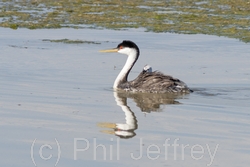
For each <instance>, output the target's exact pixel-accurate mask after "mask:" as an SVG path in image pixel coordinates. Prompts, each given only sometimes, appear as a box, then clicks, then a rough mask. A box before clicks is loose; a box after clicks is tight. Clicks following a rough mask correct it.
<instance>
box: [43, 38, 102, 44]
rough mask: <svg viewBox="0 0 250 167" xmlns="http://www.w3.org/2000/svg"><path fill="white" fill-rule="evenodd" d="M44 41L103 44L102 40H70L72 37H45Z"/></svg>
mask: <svg viewBox="0 0 250 167" xmlns="http://www.w3.org/2000/svg"><path fill="white" fill-rule="evenodd" d="M43 41H49V42H61V43H67V44H101V42H95V41H82V40H70V39H43Z"/></svg>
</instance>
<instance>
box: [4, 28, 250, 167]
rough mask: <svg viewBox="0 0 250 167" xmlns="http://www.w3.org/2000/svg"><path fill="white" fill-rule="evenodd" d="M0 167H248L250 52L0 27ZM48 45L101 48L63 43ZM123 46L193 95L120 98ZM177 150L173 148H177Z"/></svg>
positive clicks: (175, 39)
mask: <svg viewBox="0 0 250 167" xmlns="http://www.w3.org/2000/svg"><path fill="white" fill-rule="evenodd" d="M0 31H1V38H0V49H1V55H0V85H1V88H0V90H1V93H0V114H1V118H0V119H1V121H0V124H1V126H0V131H1V134H2V135H1V138H0V146H1V150H0V152H1V163H0V164H1V166H6V167H8V166H35V165H37V166H54V165H56V166H65V167H66V166H83V165H88V166H90V165H91V166H152V165H157V166H190V167H194V166H221V167H224V166H228V167H230V166H232V167H235V166H247V165H248V164H249V163H250V159H249V157H250V144H249V143H250V129H249V126H250V123H249V119H250V112H249V108H250V73H249V71H250V66H249V63H250V61H249V60H250V57H249V53H250V49H249V45H248V44H245V43H242V42H238V41H237V40H234V39H228V38H222V37H216V36H207V35H178V34H168V33H145V32H143V30H140V29H131V30H127V31H111V30H93V29H79V30H76V29H60V30H59V29H58V30H27V29H18V30H10V29H5V28H0ZM43 39H51V40H57V39H70V40H83V41H84V40H86V41H95V42H98V43H101V44H65V43H53V42H49V41H43ZM124 39H130V40H133V41H134V42H136V43H137V44H138V46H139V47H140V49H141V56H140V58H139V60H138V62H137V64H136V65H135V67H134V68H133V70H132V72H131V74H130V76H129V79H133V78H135V77H136V76H137V75H138V74H139V72H140V71H141V70H142V68H143V66H144V65H145V64H150V65H151V66H152V67H153V70H160V71H162V72H164V73H166V74H171V75H173V76H174V77H177V78H180V79H181V80H183V81H185V82H186V83H187V84H188V85H189V86H190V87H191V88H192V89H194V90H195V91H194V93H192V94H190V95H185V96H165V95H163V96H161V95H143V94H124V93H116V92H114V91H113V90H112V85H113V81H114V79H115V77H116V75H117V74H118V73H119V71H120V70H121V68H122V66H123V64H124V62H125V60H126V56H124V55H120V54H117V53H99V52H98V50H101V49H108V48H114V47H116V46H117V44H118V43H120V42H121V41H122V40H124ZM174 145H175V146H174Z"/></svg>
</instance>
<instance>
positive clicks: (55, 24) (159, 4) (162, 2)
mask: <svg viewBox="0 0 250 167" xmlns="http://www.w3.org/2000/svg"><path fill="white" fill-rule="evenodd" d="M0 7H1V9H0V26H2V27H10V28H12V29H17V28H19V27H26V28H29V29H37V28H62V27H73V28H82V27H83V25H91V26H92V27H94V28H98V27H103V28H109V29H122V28H139V27H143V28H146V30H147V31H153V32H173V33H184V34H210V35H217V36H226V37H230V38H237V39H240V40H241V41H244V42H250V1H248V0H238V1H234V0H207V1H202V0H187V1H186V0H167V1H166V0H158V1H149V0H135V1H124V0H123V1H122V0H105V1H96V0H95V1H94V0H88V1H87V0H70V1H69V0H57V1H48V0H19V1H15V2H13V1H12V0H4V1H2V2H0Z"/></svg>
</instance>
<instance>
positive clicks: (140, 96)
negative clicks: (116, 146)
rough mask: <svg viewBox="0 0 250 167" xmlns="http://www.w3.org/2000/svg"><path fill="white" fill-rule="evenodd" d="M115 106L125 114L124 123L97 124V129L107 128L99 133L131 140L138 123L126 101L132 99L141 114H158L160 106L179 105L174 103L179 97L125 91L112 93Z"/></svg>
mask: <svg viewBox="0 0 250 167" xmlns="http://www.w3.org/2000/svg"><path fill="white" fill-rule="evenodd" d="M114 97H115V101H116V104H117V105H118V106H120V107H121V109H122V111H123V112H124V113H125V120H126V123H107V122H102V123H98V126H99V127H102V128H108V130H102V131H101V132H103V133H107V134H114V135H116V136H119V137H120V138H125V139H128V138H132V137H134V136H135V135H136V133H135V130H136V129H137V128H138V121H137V119H136V116H135V114H134V112H133V111H132V110H131V109H130V107H129V106H128V105H127V99H128V98H130V99H133V100H134V102H135V103H136V105H137V106H138V107H139V108H140V110H141V111H142V112H146V113H150V112H158V111H161V110H162V109H161V106H162V105H167V104H180V103H179V102H178V101H176V99H177V98H180V97H181V95H173V94H161V93H155V94H154V93H130V92H125V91H119V92H116V91H115V92H114Z"/></svg>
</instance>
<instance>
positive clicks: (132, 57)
mask: <svg viewBox="0 0 250 167" xmlns="http://www.w3.org/2000/svg"><path fill="white" fill-rule="evenodd" d="M118 52H119V53H122V54H126V55H128V58H127V61H126V63H125V65H124V66H123V68H122V70H121V72H120V73H119V75H118V76H117V77H116V80H115V82H114V85H113V88H114V89H117V88H118V87H119V85H120V84H122V83H126V82H128V80H127V79H128V74H129V72H130V70H131V69H132V67H133V66H134V64H135V62H136V61H137V59H138V57H139V52H138V51H137V50H136V49H134V48H128V47H126V48H123V49H120V50H119V51H118Z"/></svg>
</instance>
